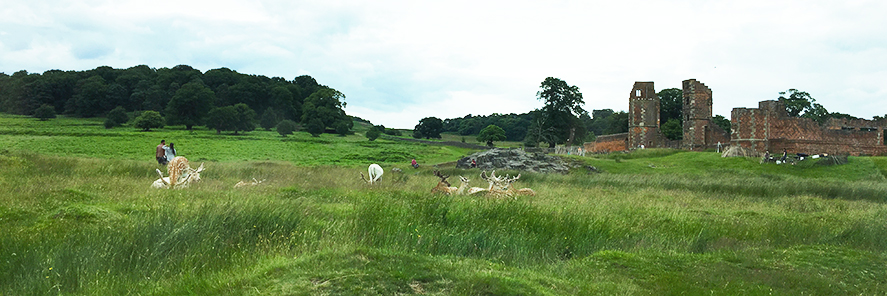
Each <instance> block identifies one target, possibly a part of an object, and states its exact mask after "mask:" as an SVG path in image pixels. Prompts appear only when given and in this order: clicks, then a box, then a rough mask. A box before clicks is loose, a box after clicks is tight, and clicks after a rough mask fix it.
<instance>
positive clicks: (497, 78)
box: [0, 0, 887, 128]
mask: <svg viewBox="0 0 887 296" xmlns="http://www.w3.org/2000/svg"><path fill="white" fill-rule="evenodd" d="M142 64H144V65H148V66H150V67H152V68H162V67H169V68H171V67H174V66H176V65H181V64H184V65H189V66H192V67H194V68H196V69H198V70H201V71H203V72H206V71H207V70H210V69H215V68H221V67H227V68H230V69H232V70H235V71H237V72H240V73H244V74H257V75H265V76H269V77H275V76H276V77H284V78H286V79H288V80H292V79H293V78H295V77H296V76H299V75H305V74H307V75H311V76H312V77H314V78H315V79H316V80H317V81H318V82H319V83H321V84H324V85H328V86H330V87H332V88H335V89H337V90H339V91H341V92H342V93H344V94H345V95H346V102H347V107H346V108H345V111H346V113H348V114H350V115H355V116H359V117H362V118H364V119H368V120H370V121H372V122H373V123H375V124H384V125H385V126H388V127H398V128H412V127H413V126H414V125H416V124H417V123H418V121H419V120H420V119H422V118H424V117H430V116H435V117H438V118H441V119H445V118H455V117H462V116H464V115H467V114H475V115H489V114H492V113H524V112H528V111H531V110H533V109H536V108H540V107H541V106H542V102H541V101H539V100H537V99H536V92H537V91H538V90H539V85H540V84H541V82H542V81H543V80H544V79H545V78H546V77H556V78H560V79H562V80H564V81H566V82H567V83H568V84H570V85H575V86H578V87H579V89H580V91H581V92H582V94H583V96H584V98H585V106H584V108H585V109H586V110H589V111H591V110H594V109H607V108H609V109H614V110H617V111H619V110H627V109H628V97H629V93H630V92H631V87H632V85H633V84H634V82H635V81H653V82H655V86H656V90H657V91H659V90H662V89H665V88H680V87H681V81H683V80H686V79H690V78H695V79H697V80H699V81H701V82H703V83H705V85H707V86H708V87H709V88H711V89H712V92H713V101H714V103H713V104H714V106H713V111H714V114H716V115H718V114H720V115H724V116H725V117H727V118H729V117H730V110H732V109H733V108H734V107H757V103H758V101H762V100H772V99H775V98H777V97H778V96H779V92H780V91H785V90H787V89H789V88H795V89H799V90H802V91H806V92H808V93H810V94H811V95H812V96H813V97H814V98H815V99H816V100H817V102H819V103H821V104H822V105H823V106H824V107H826V108H827V109H828V110H829V111H831V112H841V113H849V114H851V115H854V116H857V117H863V118H871V117H872V116H874V115H884V114H887V1H874V0H873V1H809V0H805V1H772V0H766V1H759V0H743V1H550V0H549V1H477V0H474V1H454V0H450V1H421V0H415V1H236V0H214V1H183V0H175V1H167V0H154V1H90V0H86V1H83V0H77V1H55V0H53V1H44V0H28V1H15V0H0V72H4V73H7V74H12V73H14V72H16V71H19V70H27V71H28V72H31V73H35V72H36V73H42V72H43V71H46V70H50V69H61V70H78V71H82V70H89V69H94V68H96V67H98V66H111V67H113V68H129V67H132V66H136V65H142Z"/></svg>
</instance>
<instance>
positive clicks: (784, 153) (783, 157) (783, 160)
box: [779, 148, 788, 162]
mask: <svg viewBox="0 0 887 296" xmlns="http://www.w3.org/2000/svg"><path fill="white" fill-rule="evenodd" d="M786 157H788V151H786V150H785V148H782V158H780V159H779V161H781V162H785V158H786Z"/></svg>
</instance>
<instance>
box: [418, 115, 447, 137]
mask: <svg viewBox="0 0 887 296" xmlns="http://www.w3.org/2000/svg"><path fill="white" fill-rule="evenodd" d="M442 129H443V120H440V118H437V117H425V118H422V120H419V124H417V125H416V127H415V128H413V137H415V138H426V139H431V138H435V139H440V138H441V137H440V132H441V130H442ZM416 135H418V137H416Z"/></svg>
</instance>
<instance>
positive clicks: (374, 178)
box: [360, 163, 385, 185]
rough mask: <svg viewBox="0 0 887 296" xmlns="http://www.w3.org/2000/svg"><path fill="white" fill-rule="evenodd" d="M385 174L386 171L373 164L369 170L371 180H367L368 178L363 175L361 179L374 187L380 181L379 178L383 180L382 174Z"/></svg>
mask: <svg viewBox="0 0 887 296" xmlns="http://www.w3.org/2000/svg"><path fill="white" fill-rule="evenodd" d="M383 173H385V171H383V170H382V167H381V166H379V165H378V164H375V163H374V164H371V165H370V166H369V167H368V168H367V175H369V179H367V178H366V177H364V176H363V173H360V178H361V179H362V180H363V181H364V182H366V183H367V184H370V185H373V184H375V183H376V182H378V181H379V178H382V174H383Z"/></svg>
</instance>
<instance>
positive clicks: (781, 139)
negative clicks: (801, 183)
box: [731, 101, 887, 155]
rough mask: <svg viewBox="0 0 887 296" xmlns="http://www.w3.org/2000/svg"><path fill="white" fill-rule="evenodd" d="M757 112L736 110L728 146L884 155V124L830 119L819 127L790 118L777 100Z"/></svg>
mask: <svg viewBox="0 0 887 296" xmlns="http://www.w3.org/2000/svg"><path fill="white" fill-rule="evenodd" d="M758 107H759V108H758V109H751V108H735V109H733V112H732V114H731V117H732V118H731V123H732V129H733V133H732V135H731V138H732V139H731V143H732V144H734V145H740V146H743V147H748V148H754V149H755V150H757V151H760V152H764V151H770V152H771V153H778V152H779V151H782V149H783V148H784V149H787V150H788V151H789V153H798V152H801V153H807V154H818V153H829V154H850V155H887V146H885V145H884V130H885V126H887V122H885V121H883V120H882V121H872V120H847V119H831V120H829V121H828V122H827V123H826V124H825V125H823V126H820V125H819V124H817V123H816V122H814V121H813V120H812V119H808V118H799V117H789V116H788V114H786V112H785V107H783V105H782V104H781V103H780V102H779V101H763V102H760V103H759V104H758Z"/></svg>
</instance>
